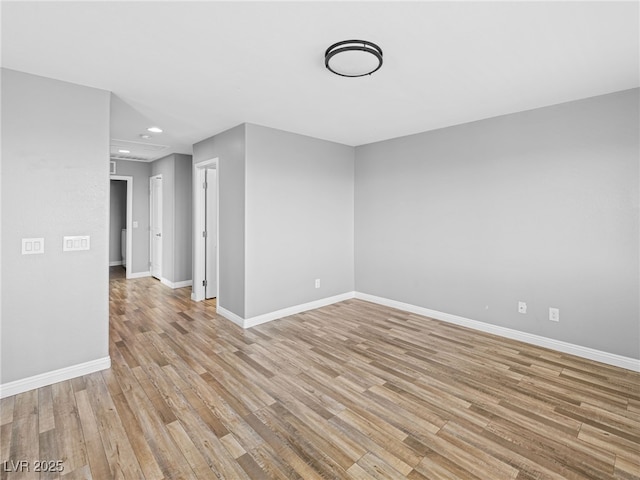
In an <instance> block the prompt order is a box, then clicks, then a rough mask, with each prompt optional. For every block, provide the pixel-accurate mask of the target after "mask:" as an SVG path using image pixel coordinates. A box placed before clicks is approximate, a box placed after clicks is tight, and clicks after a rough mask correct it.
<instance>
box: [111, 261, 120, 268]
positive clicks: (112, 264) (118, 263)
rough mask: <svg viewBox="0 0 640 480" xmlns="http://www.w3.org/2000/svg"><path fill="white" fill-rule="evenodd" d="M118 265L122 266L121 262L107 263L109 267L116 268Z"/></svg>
mask: <svg viewBox="0 0 640 480" xmlns="http://www.w3.org/2000/svg"><path fill="white" fill-rule="evenodd" d="M118 265H122V260H117V261H115V262H109V266H110V267H117V266H118Z"/></svg>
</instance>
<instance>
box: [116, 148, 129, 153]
mask: <svg viewBox="0 0 640 480" xmlns="http://www.w3.org/2000/svg"><path fill="white" fill-rule="evenodd" d="M118 153H131V150H123V149H120V150H118Z"/></svg>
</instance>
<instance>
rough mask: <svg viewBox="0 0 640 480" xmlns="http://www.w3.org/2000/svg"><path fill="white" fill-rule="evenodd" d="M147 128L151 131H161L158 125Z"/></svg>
mask: <svg viewBox="0 0 640 480" xmlns="http://www.w3.org/2000/svg"><path fill="white" fill-rule="evenodd" d="M147 130H148V131H149V132H152V133H162V129H161V128H160V127H149V128H147Z"/></svg>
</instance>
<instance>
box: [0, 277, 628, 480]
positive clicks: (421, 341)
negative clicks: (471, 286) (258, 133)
mask: <svg viewBox="0 0 640 480" xmlns="http://www.w3.org/2000/svg"><path fill="white" fill-rule="evenodd" d="M114 272H115V271H114ZM115 273H117V272H115ZM110 284H111V297H110V298H111V300H110V308H111V339H110V341H111V351H110V353H111V359H112V364H113V366H112V368H111V369H110V370H106V371H103V372H98V373H94V374H91V375H86V376H84V377H81V378H77V379H74V380H70V381H66V382H61V383H58V384H55V385H51V386H48V387H44V388H40V389H38V390H33V391H30V392H26V393H22V394H20V395H16V396H13V397H9V398H5V399H3V400H2V401H1V403H0V407H1V410H0V412H1V415H0V419H1V426H0V456H1V457H0V458H1V459H2V462H3V464H2V472H0V479H3V480H4V479H7V480H15V479H22V478H46V479H87V478H94V479H111V478H114V479H115V478H117V479H135V480H140V479H148V480H151V479H214V478H226V479H267V478H280V479H305V480H306V479H320V478H354V479H396V478H409V479H412V480H420V479H455V478H461V479H482V480H487V479H498V480H501V479H518V480H529V479H585V478H589V479H609V478H617V479H638V478H640V387H639V386H640V375H639V374H636V373H633V372H629V371H626V370H622V369H618V368H615V367H611V366H607V365H602V364H597V363H594V362H590V361H587V360H583V359H580V358H576V357H572V356H569V355H564V354H560V353H557V352H553V351H550V350H546V349H543V348H538V347H533V346H530V345H526V344H522V343H518V342H514V341H510V340H505V339H502V338H498V337H493V336H491V335H486V334H482V333H478V332H475V331H471V330H466V329H464V328H461V327H456V326H453V325H448V324H445V323H441V322H438V321H435V320H431V319H427V318H424V317H420V316H417V315H413V314H409V313H406V312H402V311H398V310H394V309H390V308H386V307H381V306H378V305H373V304H370V303H367V302H364V301H359V300H350V301H345V302H341V303H338V304H335V305H332V306H328V307H324V308H321V309H318V310H315V311H310V312H306V313H303V314H299V315H294V316H291V317H288V318H286V319H282V320H277V321H274V322H271V323H268V324H264V325H261V326H258V327H254V328H252V329H249V330H246V331H243V330H242V329H240V328H239V327H237V326H235V325H234V324H232V323H231V322H229V321H227V320H225V319H223V318H222V317H218V316H217V315H216V313H215V301H207V302H203V303H193V302H191V300H190V298H189V296H190V289H189V288H186V289H178V290H171V289H169V288H167V287H165V286H163V285H161V284H160V282H158V281H156V280H153V279H150V278H142V279H136V280H124V279H122V278H121V276H119V275H116V274H114V275H112V277H111V281H110ZM36 460H52V461H55V460H60V461H62V466H63V467H64V470H63V471H62V472H49V473H35V472H33V467H34V462H35V461H36ZM19 461H27V462H29V465H30V467H31V472H26V471H22V472H17V471H7V470H17V469H16V468H13V467H12V466H15V465H16V464H19Z"/></svg>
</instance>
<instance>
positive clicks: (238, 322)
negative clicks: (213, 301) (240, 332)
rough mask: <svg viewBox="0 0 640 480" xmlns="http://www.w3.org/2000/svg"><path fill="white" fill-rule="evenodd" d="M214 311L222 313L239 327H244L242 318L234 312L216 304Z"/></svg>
mask: <svg viewBox="0 0 640 480" xmlns="http://www.w3.org/2000/svg"><path fill="white" fill-rule="evenodd" d="M216 313H218V314H220V315H222V316H223V317H224V318H226V319H227V320H230V321H232V322H233V323H235V324H236V325H238V326H239V327H242V328H244V318H242V317H241V316H239V315H236V314H235V313H233V312H231V311H229V310H227V309H226V308H223V307H221V306H220V305H216Z"/></svg>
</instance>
